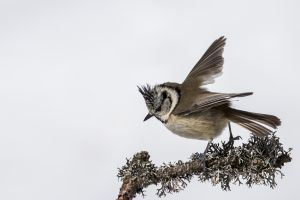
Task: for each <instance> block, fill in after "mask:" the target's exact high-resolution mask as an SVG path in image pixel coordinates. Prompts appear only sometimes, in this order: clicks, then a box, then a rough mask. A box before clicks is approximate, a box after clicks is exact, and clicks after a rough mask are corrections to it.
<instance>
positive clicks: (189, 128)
mask: <svg viewBox="0 0 300 200" xmlns="http://www.w3.org/2000/svg"><path fill="white" fill-rule="evenodd" d="M227 122H228V121H227V119H226V118H224V117H223V116H221V115H216V116H210V115H203V116H175V115H170V117H169V119H168V121H167V123H165V126H166V127H167V128H168V129H169V130H170V131H172V132H173V133H175V134H176V135H179V136H181V137H185V138H191V139H199V140H212V139H214V138H216V137H217V136H219V135H220V134H221V133H222V131H223V129H224V128H225V126H226V125H227Z"/></svg>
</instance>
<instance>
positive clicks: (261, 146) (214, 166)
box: [117, 134, 291, 200]
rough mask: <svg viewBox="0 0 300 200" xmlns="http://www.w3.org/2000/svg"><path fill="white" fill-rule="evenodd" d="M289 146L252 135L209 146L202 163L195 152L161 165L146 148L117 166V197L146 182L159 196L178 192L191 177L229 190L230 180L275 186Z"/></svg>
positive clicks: (125, 199)
mask: <svg viewBox="0 0 300 200" xmlns="http://www.w3.org/2000/svg"><path fill="white" fill-rule="evenodd" d="M290 151H291V149H288V150H287V151H286V150H284V149H283V147H282V144H281V143H280V142H279V138H278V137H276V136H275V135H274V134H273V135H270V136H268V137H265V138H258V137H255V136H252V137H251V138H250V139H249V141H248V143H246V144H243V145H242V146H238V147H234V146H233V145H228V144H227V143H224V142H222V144H221V145H219V144H214V143H212V144H211V145H210V146H209V149H208V152H207V154H206V158H205V164H206V166H205V167H204V165H203V162H202V161H203V155H202V154H199V153H195V154H193V155H192V156H191V158H190V160H189V161H187V162H182V161H181V160H179V161H178V162H176V163H174V164H172V163H169V164H165V163H164V164H163V165H162V166H160V167H156V166H155V165H154V164H153V163H152V162H151V160H150V155H149V154H148V152H146V151H142V152H139V153H137V154H135V155H134V156H133V158H132V159H130V160H128V159H127V162H126V164H125V165H124V166H123V167H122V168H121V169H119V173H118V177H119V178H120V179H121V180H122V182H123V184H122V186H121V188H120V192H119V195H118V199H117V200H131V199H133V198H134V197H135V196H136V194H142V195H144V193H143V189H144V188H146V187H148V186H149V185H152V184H154V185H158V184H160V188H159V189H158V190H157V195H158V196H159V197H161V196H164V195H166V194H167V193H173V192H179V191H180V190H182V189H184V188H185V187H186V186H187V183H188V182H190V181H191V179H192V177H193V176H197V177H198V179H199V181H201V182H204V181H209V182H211V183H212V185H214V186H215V185H220V186H221V188H222V189H223V190H230V184H231V183H234V184H236V183H238V184H239V185H241V184H243V183H246V185H248V186H249V187H251V186H252V185H254V184H263V185H267V186H269V187H271V188H274V187H275V186H276V181H275V177H276V175H277V174H279V175H280V176H281V177H282V176H283V174H282V172H281V171H280V169H281V167H282V166H283V165H284V163H286V162H290V161H291V157H290Z"/></svg>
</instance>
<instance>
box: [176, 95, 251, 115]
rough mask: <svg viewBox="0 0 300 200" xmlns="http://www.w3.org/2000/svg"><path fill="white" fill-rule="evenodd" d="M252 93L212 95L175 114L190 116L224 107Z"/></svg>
mask: <svg viewBox="0 0 300 200" xmlns="http://www.w3.org/2000/svg"><path fill="white" fill-rule="evenodd" d="M252 94H253V93H252V92H245V93H232V94H219V93H217V94H212V95H211V96H208V97H206V98H204V99H201V100H199V102H197V103H195V104H193V105H192V106H191V107H189V108H188V109H186V110H184V111H182V112H179V113H177V114H179V115H190V114H193V113H196V112H203V111H206V110H208V109H211V108H213V107H216V106H220V105H224V104H229V103H230V99H232V98H235V97H244V96H249V95H252Z"/></svg>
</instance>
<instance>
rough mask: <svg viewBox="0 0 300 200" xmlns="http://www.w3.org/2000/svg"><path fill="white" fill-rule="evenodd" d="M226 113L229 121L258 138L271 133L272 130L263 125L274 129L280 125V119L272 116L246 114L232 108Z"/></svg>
mask: <svg viewBox="0 0 300 200" xmlns="http://www.w3.org/2000/svg"><path fill="white" fill-rule="evenodd" d="M226 113H227V117H228V119H229V120H230V121H232V122H234V123H237V124H238V125H240V126H242V127H244V128H246V129H248V130H249V131H251V132H252V133H253V134H255V135H256V136H258V137H263V136H266V135H269V134H271V133H273V131H272V130H270V129H269V128H267V127H265V126H263V125H266V126H268V127H271V128H273V129H276V128H277V127H278V126H280V124H281V121H280V119H279V118H278V117H276V116H273V115H267V114H260V113H253V112H247V111H242V110H237V109H233V108H228V110H227V112H226ZM262 124H263V125H262Z"/></svg>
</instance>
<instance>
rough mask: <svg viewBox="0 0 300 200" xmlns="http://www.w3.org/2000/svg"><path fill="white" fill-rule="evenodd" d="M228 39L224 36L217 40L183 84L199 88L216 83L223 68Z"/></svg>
mask: <svg viewBox="0 0 300 200" xmlns="http://www.w3.org/2000/svg"><path fill="white" fill-rule="evenodd" d="M225 41H226V38H225V37H224V36H222V37H220V38H219V39H217V40H215V41H214V42H213V43H212V44H211V46H210V47H209V48H208V49H207V50H206V52H205V53H204V55H203V56H202V57H201V59H200V60H199V61H198V62H197V64H196V65H195V66H194V67H193V69H192V70H191V72H190V73H189V74H188V75H187V77H186V79H185V80H184V81H183V83H182V84H195V85H197V87H199V86H200V85H205V84H208V83H211V82H213V81H214V78H215V77H217V76H219V75H221V73H222V68H223V63H224V59H223V56H222V54H223V51H224V46H225Z"/></svg>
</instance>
